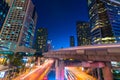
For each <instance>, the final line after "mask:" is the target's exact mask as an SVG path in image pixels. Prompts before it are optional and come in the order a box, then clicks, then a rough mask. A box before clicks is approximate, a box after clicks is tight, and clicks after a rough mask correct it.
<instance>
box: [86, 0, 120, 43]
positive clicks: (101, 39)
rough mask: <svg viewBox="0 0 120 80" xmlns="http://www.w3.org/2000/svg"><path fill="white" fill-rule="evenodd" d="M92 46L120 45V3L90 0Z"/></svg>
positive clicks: (113, 0) (114, 0)
mask: <svg viewBox="0 0 120 80" xmlns="http://www.w3.org/2000/svg"><path fill="white" fill-rule="evenodd" d="M88 7H89V17H90V26H91V35H92V44H110V43H120V1H118V0H88Z"/></svg>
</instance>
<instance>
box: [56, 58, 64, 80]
mask: <svg viewBox="0 0 120 80" xmlns="http://www.w3.org/2000/svg"><path fill="white" fill-rule="evenodd" d="M55 68H56V80H64V61H62V60H56V62H55Z"/></svg>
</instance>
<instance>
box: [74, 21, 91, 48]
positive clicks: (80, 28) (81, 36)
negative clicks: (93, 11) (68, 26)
mask: <svg viewBox="0 0 120 80" xmlns="http://www.w3.org/2000/svg"><path fill="white" fill-rule="evenodd" d="M76 31H77V45H78V46H82V45H90V44H91V37H90V36H91V35H90V27H89V23H88V22H85V21H78V22H77V23H76Z"/></svg>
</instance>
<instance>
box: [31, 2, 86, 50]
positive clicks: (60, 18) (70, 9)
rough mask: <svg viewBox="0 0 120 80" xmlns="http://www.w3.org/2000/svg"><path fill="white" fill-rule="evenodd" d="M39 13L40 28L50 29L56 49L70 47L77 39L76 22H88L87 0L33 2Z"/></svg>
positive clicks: (49, 34) (38, 25) (51, 38)
mask: <svg viewBox="0 0 120 80" xmlns="http://www.w3.org/2000/svg"><path fill="white" fill-rule="evenodd" d="M33 2H34V4H35V6H36V8H37V12H38V23H37V28H38V27H45V28H47V29H48V39H50V40H52V46H54V49H60V48H61V47H63V48H66V47H70V41H69V38H70V36H71V35H73V36H75V40H77V39H76V21H88V9H87V0H33Z"/></svg>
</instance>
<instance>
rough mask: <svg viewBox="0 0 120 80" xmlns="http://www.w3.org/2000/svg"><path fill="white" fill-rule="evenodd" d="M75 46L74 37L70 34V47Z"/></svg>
mask: <svg viewBox="0 0 120 80" xmlns="http://www.w3.org/2000/svg"><path fill="white" fill-rule="evenodd" d="M74 46H75V38H74V36H70V47H74Z"/></svg>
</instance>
